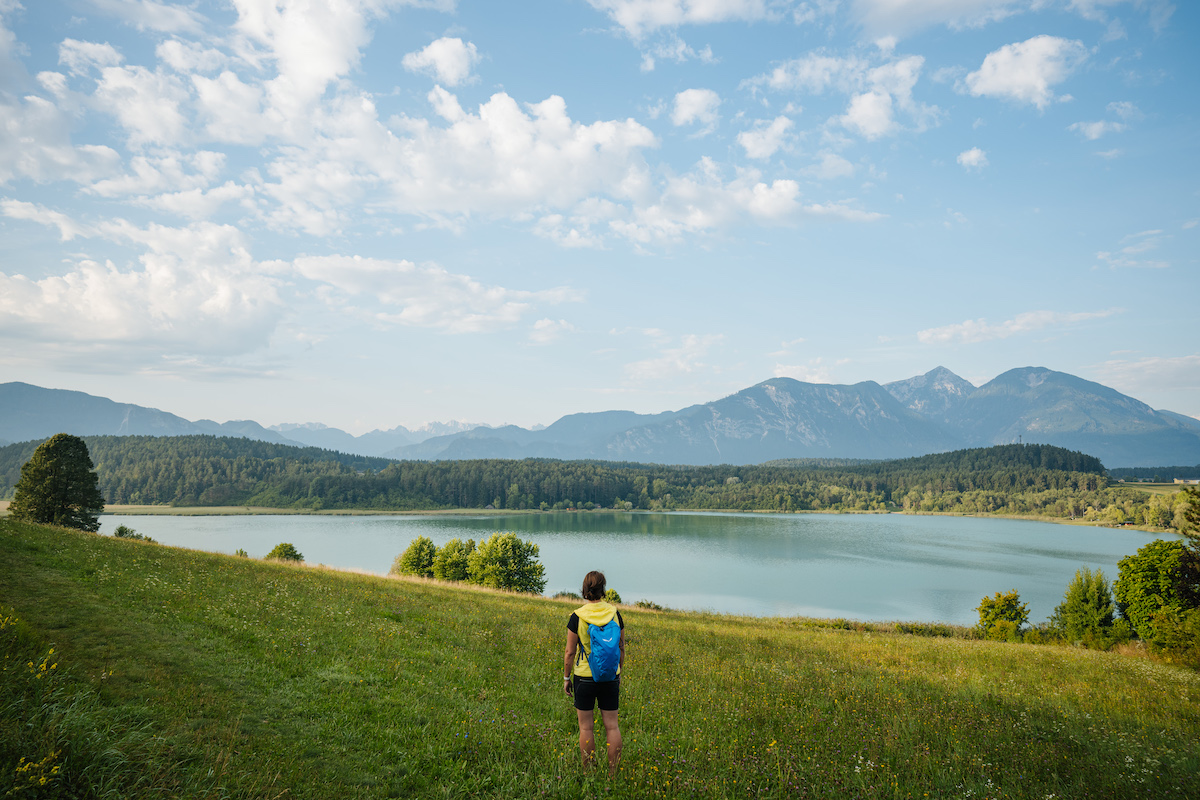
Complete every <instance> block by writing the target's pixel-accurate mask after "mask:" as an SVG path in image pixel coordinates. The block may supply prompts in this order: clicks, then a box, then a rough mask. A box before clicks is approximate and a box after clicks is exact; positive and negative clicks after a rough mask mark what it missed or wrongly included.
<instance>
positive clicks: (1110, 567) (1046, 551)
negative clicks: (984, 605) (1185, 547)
mask: <svg viewBox="0 0 1200 800" xmlns="http://www.w3.org/2000/svg"><path fill="white" fill-rule="evenodd" d="M100 521H101V533H105V534H111V533H112V531H113V530H114V529H115V528H116V527H117V526H118V525H127V526H129V527H131V528H133V529H134V530H136V531H137V532H139V533H142V534H144V535H147V536H151V537H153V538H154V539H157V540H158V541H159V542H162V543H163V544H169V545H175V546H179V547H189V548H193V549H197V550H208V551H213V552H222V553H233V552H234V551H236V550H237V549H238V548H241V549H244V550H246V551H247V552H248V553H249V554H250V555H251V556H255V557H261V556H263V555H265V554H266V553H267V552H268V551H270V550H271V548H273V547H274V546H275V545H276V544H279V543H280V542H291V543H292V544H294V545H295V546H296V548H297V549H298V550H300V552H301V553H303V554H304V557H305V560H306V561H307V562H308V563H310V564H326V565H328V566H331V567H340V568H349V569H358V570H366V571H369V572H375V573H380V574H385V573H387V571H388V570H389V569H390V567H391V564H392V561H393V560H394V559H395V557H396V556H397V555H398V554H399V553H400V552H402V551H403V550H404V548H406V547H407V546H408V544H409V542H411V541H412V540H413V539H414V538H416V537H417V536H428V537H429V538H430V539H432V540H433V542H434V544H436V545H438V546H441V545H442V544H444V543H445V542H446V541H448V540H449V539H453V538H456V537H457V538H459V539H464V540H465V539H468V538H471V539H475V540H476V541H478V540H480V539H485V538H487V537H488V536H490V535H491V534H492V533H493V532H495V531H498V530H499V531H512V532H514V533H516V534H517V535H518V536H520V537H521V538H522V539H526V540H531V541H533V542H535V543H537V545H538V546H539V548H540V556H539V558H540V560H541V563H542V564H543V565H544V566H545V569H546V579H547V580H546V594H548V595H549V594H554V593H555V592H558V591H562V590H569V591H574V592H578V591H579V584H580V583H581V581H582V579H583V576H584V574H585V573H586V572H588V571H589V570H592V569H600V570H603V571H604V573H605V575H606V576H607V578H608V585H609V588H612V589H616V590H617V591H618V592H619V593H620V595H621V598H622V600H623V601H624V602H626V603H633V602H636V601H638V600H643V599H645V600H651V601H653V602H655V603H658V604H660V605H663V606H668V607H670V608H679V609H693V610H710V611H717V612H721V613H730V614H746V615H753V616H796V615H800V616H809V617H844V618H846V619H854V620H863V621H870V620H876V621H885V620H896V621H920V622H949V623H954V624H958V625H973V624H975V623H976V622H977V621H978V619H979V615H978V613H977V612H976V610H975V609H976V608H977V607H978V605H979V600H980V598H982V597H983V596H984V595H991V594H992V593H994V592H997V591H1008V590H1010V589H1017V590H1018V591H1019V592H1020V595H1021V599H1022V601H1024V602H1027V603H1028V604H1029V609H1030V621H1031V622H1034V623H1036V622H1041V621H1043V620H1044V619H1046V617H1048V616H1049V615H1050V614H1051V612H1053V610H1054V607H1055V606H1056V605H1057V604H1058V603H1059V602H1061V601H1062V597H1063V592H1064V591H1065V590H1066V586H1067V583H1068V582H1069V581H1070V580H1071V578H1072V577H1073V576H1074V574H1075V570H1077V569H1078V568H1079V567H1080V566H1088V567H1090V568H1092V569H1102V570H1104V574H1105V575H1106V576H1107V577H1108V578H1109V580H1114V579H1115V578H1116V577H1117V562H1118V561H1119V560H1120V559H1121V558H1123V557H1124V556H1126V555H1130V554H1132V553H1133V552H1135V551H1136V550H1137V549H1138V548H1139V547H1141V546H1143V545H1145V544H1146V543H1147V542H1150V541H1152V540H1153V539H1155V538H1159V537H1156V535H1154V534H1150V533H1145V532H1142V531H1135V530H1130V529H1118V528H1097V527H1089V526H1074V525H1056V524H1053V523H1045V522H1032V521H1025V520H1012V519H994V518H986V517H949V516H937V517H933V516H928V517H927V516H909V515H903V514H786V515H784V514H770V515H767V514H732V513H731V514H721V513H695V512H690V513H689V512H676V513H630V512H589V513H558V514H530V515H519V516H503V517H497V516H469V515H463V516H428V515H420V516H418V515H396V516H324V515H321V516H315V515H297V516H287V515H283V516H133V515H129V516H126V515H105V516H102V517H101V518H100ZM1165 536H1168V537H1170V538H1175V537H1173V536H1171V535H1169V534H1168V535H1165Z"/></svg>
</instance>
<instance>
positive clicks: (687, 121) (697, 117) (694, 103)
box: [671, 89, 721, 130]
mask: <svg viewBox="0 0 1200 800" xmlns="http://www.w3.org/2000/svg"><path fill="white" fill-rule="evenodd" d="M720 107H721V97H720V95H718V94H717V93H716V92H714V91H713V90H712V89H685V90H683V91H682V92H679V93H678V94H676V95H675V107H674V108H673V109H672V110H671V122H672V123H673V124H674V125H675V126H677V127H678V126H681V125H694V124H696V123H700V124H701V125H703V126H704V127H705V129H706V130H711V129H712V128H714V127H715V126H716V124H717V120H718V118H719V117H718V113H717V110H718V109H719V108H720Z"/></svg>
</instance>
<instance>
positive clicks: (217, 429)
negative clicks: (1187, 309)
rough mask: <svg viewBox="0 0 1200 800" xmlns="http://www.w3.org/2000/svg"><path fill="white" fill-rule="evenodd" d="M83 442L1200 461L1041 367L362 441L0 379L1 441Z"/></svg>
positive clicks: (700, 457)
mask: <svg viewBox="0 0 1200 800" xmlns="http://www.w3.org/2000/svg"><path fill="white" fill-rule="evenodd" d="M59 431H66V432H68V433H74V434H77V435H89V434H90V435H96V434H111V435H152V436H179V435H188V434H196V433H203V434H213V435H218V436H241V437H245V438H252V439H262V440H264V441H270V442H278V443H282V444H297V445H305V446H315V447H322V448H326V449H331V450H340V451H342V452H346V453H357V454H361V455H371V456H385V457H389V458H397V459H412V460H431V459H470V458H539V457H540V458H561V459H601V460H607V461H628V462H652V463H662V464H718V463H728V464H752V463H761V462H764V461H771V460H774V459H782V458H864V459H886V458H904V457H909V456H918V455H924V454H927V453H935V452H942V451H946V450H954V449H959V448H964V447H986V446H989V445H993V444H1008V443H1011V442H1018V441H1023V442H1026V443H1035V442H1037V443H1043V444H1053V445H1057V446H1060V447H1066V448H1069V449H1072V450H1078V451H1080V452H1084V453H1087V454H1089V455H1093V456H1096V457H1097V458H1099V459H1100V460H1101V461H1102V462H1103V463H1104V464H1105V465H1106V466H1109V467H1153V466H1162V465H1170V464H1196V463H1200V420H1196V419H1193V418H1192V417H1187V416H1184V415H1182V414H1176V413H1174V412H1170V411H1155V410H1154V409H1152V408H1150V406H1148V405H1146V404H1145V403H1142V402H1141V401H1139V400H1136V399H1134V398H1132V397H1129V396H1127V395H1124V394H1121V393H1120V392H1118V391H1116V390H1115V389H1111V388H1109V387H1107V386H1103V385H1101V384H1098V383H1094V382H1092V381H1088V380H1084V379H1082V378H1078V377H1076V376H1074V375H1069V374H1067V373H1064V372H1056V371H1054V370H1050V369H1046V368H1044V367H1022V368H1019V369H1013V370H1009V371H1008V372H1005V373H1004V374H1002V375H1000V376H998V377H996V378H995V379H993V380H991V381H989V382H988V383H986V384H984V385H983V386H980V387H976V386H974V385H972V384H971V383H970V382H969V381H966V380H964V379H963V378H961V377H959V376H958V375H955V374H954V373H953V372H951V371H950V370H948V369H946V368H944V367H937V368H936V369H933V370H931V371H929V372H927V373H925V374H924V375H918V376H916V377H913V378H909V379H907V380H902V381H895V382H893V383H887V384H883V385H880V384H878V383H876V382H874V381H864V382H862V383H856V384H853V385H839V384H816V383H804V382H802V381H797V380H793V379H791V378H772V379H770V380H767V381H763V382H762V383H759V384H757V385H755V386H751V387H749V388H747V389H743V390H742V391H740V392H737V393H735V394H732V395H729V396H728V397H724V398H721V399H719V400H714V401H712V402H709V403H702V404H698V405H694V406H690V407H688V408H684V409H681V410H679V411H666V412H663V413H660V414H637V413H634V412H632V411H602V412H595V413H583V414H571V415H568V416H565V417H562V418H561V419H559V420H558V421H556V422H555V423H554V424H552V425H549V426H547V427H545V428H540V429H529V428H520V427H517V426H514V425H506V426H501V427H496V428H491V427H486V426H471V425H465V424H463V423H449V424H434V425H427V426H424V427H423V428H422V429H420V430H418V431H410V430H408V429H407V428H404V427H397V428H393V429H391V430H386V431H383V430H376V431H372V432H370V433H367V434H363V435H362V436H357V437H355V436H352V435H351V434H349V433H346V432H345V431H341V430H338V429H336V428H329V427H326V426H324V425H321V424H315V423H309V424H292V425H276V426H272V427H270V428H266V427H263V426H262V425H259V424H258V423H256V422H252V421H232V422H225V423H216V422H213V421H211V420H199V421H196V422H190V421H188V420H185V419H183V418H182V417H178V416H175V415H174V414H169V413H167V412H164V411H159V410H156V409H150V408H144V407H141V406H135V405H130V404H122V403H115V402H113V401H111V400H107V399H105V398H100V397H93V396H92V395H88V394H84V393H82V392H71V391H64V390H57V389H43V388H40V387H36V386H30V385H29V384H23V383H7V384H0V442H2V441H3V440H7V441H28V440H33V439H39V438H45V437H48V436H51V435H53V434H54V433H57V432H59Z"/></svg>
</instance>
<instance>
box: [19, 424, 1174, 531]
mask: <svg viewBox="0 0 1200 800" xmlns="http://www.w3.org/2000/svg"><path fill="white" fill-rule="evenodd" d="M83 438H84V440H85V441H86V442H87V444H88V448H89V450H90V453H91V456H92V461H93V462H94V463H95V465H96V473H97V475H98V477H99V484H100V490H101V492H102V493H103V495H104V497H105V500H106V501H107V502H108V503H111V504H168V505H177V506H229V505H238V506H268V507H276V508H294V509H311V510H320V509H331V510H333V509H373V510H395V511H412V510H422V509H448V508H486V507H488V506H492V507H494V508H504V509H569V508H582V509H591V508H613V507H616V508H625V509H648V510H674V509H701V510H739V511H895V510H900V511H912V512H957V513H972V514H974V513H1005V514H1038V515H1046V516H1056V517H1083V518H1087V519H1096V520H1098V521H1105V522H1111V523H1114V524H1119V523H1124V522H1132V523H1137V524H1148V525H1153V526H1156V527H1161V528H1177V527H1178V526H1179V524H1180V523H1181V520H1182V517H1181V515H1180V510H1179V508H1177V507H1176V506H1177V504H1176V503H1175V500H1174V498H1173V496H1170V495H1167V496H1160V495H1154V496H1151V495H1149V494H1147V493H1145V492H1141V491H1138V490H1137V489H1135V488H1133V487H1127V486H1120V485H1115V484H1114V485H1110V483H1109V478H1108V476H1107V475H1106V473H1105V471H1104V467H1103V465H1102V464H1101V463H1100V462H1099V461H1098V460H1097V459H1095V458H1093V457H1091V456H1088V455H1084V454H1082V453H1077V452H1072V451H1068V450H1064V449H1062V448H1058V447H1052V446H1049V445H1038V444H1025V445H1000V446H996V447H988V448H977V449H971V450H957V451H954V452H950V453H938V454H934V455H928V456H921V457H919V458H908V459H902V460H897V461H876V462H863V461H834V460H824V461H821V462H812V461H794V460H786V461H776V462H770V463H766V464H759V465H750V466H732V465H719V466H665V465H658V464H628V463H616V462H600V461H557V460H552V459H526V460H521V461H507V460H499V459H489V460H476V461H391V460H388V459H382V458H368V457H364V456H355V455H347V454H344V453H337V452H332V451H328V450H321V449H318V448H297V447H288V446H284V445H276V444H270V443H267V442H260V441H254V440H249V439H235V438H227V437H213V436H184V437H149V436H128V437H120V436H90V437H83ZM37 444H38V443H37V442H29V443H22V444H14V445H8V446H7V447H3V448H0V481H2V483H0V487H2V491H3V492H4V493H5V496H11V494H12V487H13V485H14V484H15V483H16V480H17V478H18V477H19V475H20V468H21V465H22V464H23V463H24V462H25V460H27V459H28V458H29V456H30V455H31V454H32V453H33V450H34V449H35V448H36V446H37Z"/></svg>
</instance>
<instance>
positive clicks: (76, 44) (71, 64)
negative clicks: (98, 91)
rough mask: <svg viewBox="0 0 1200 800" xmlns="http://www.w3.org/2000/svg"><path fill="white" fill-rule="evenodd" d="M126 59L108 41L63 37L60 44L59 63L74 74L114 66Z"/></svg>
mask: <svg viewBox="0 0 1200 800" xmlns="http://www.w3.org/2000/svg"><path fill="white" fill-rule="evenodd" d="M124 60H125V57H124V56H122V55H121V54H120V53H119V52H118V51H117V48H115V47H113V46H112V45H111V44H109V43H108V42H104V43H100V42H81V41H79V40H78V39H63V41H62V44H60V45H59V46H58V63H59V64H62V65H63V66H65V67H66V68H67V69H68V70H69V71H70V72H71V74H72V75H86V74H87V73H88V72H89V71H90V70H92V69H103V68H104V67H114V66H116V65H117V64H120V63H121V62H122V61H124Z"/></svg>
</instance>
